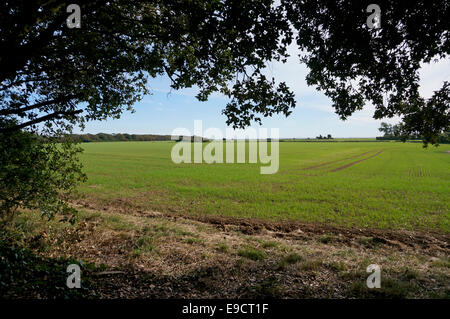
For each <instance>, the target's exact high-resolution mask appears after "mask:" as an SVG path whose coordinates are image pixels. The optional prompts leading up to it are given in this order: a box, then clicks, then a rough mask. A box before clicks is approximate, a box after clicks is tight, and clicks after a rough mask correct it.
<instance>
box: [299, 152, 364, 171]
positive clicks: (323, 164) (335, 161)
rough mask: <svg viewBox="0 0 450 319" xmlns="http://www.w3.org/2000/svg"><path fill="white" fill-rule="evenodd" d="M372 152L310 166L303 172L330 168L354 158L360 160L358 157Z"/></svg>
mask: <svg viewBox="0 0 450 319" xmlns="http://www.w3.org/2000/svg"><path fill="white" fill-rule="evenodd" d="M370 152H371V151H368V152H365V153H362V154H358V155H353V156H350V157H346V158H342V159H339V160H334V161H330V162H325V163H321V164H317V165H314V166H310V167H306V168H303V170H311V169H315V168H319V167H322V166H328V165H330V164H334V163H338V162H342V161H346V160H349V159H352V158H358V157H360V156H363V155H366V154H367V153H370Z"/></svg>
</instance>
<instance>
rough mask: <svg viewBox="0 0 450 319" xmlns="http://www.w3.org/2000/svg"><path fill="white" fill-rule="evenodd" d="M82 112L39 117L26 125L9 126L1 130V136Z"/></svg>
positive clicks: (59, 112) (60, 112)
mask: <svg viewBox="0 0 450 319" xmlns="http://www.w3.org/2000/svg"><path fill="white" fill-rule="evenodd" d="M81 112H83V110H75V111H69V112H62V111H58V112H54V113H51V114H48V115H45V116H41V117H38V118H36V119H34V120H31V121H28V122H25V123H21V124H17V125H14V126H9V127H5V128H0V134H2V133H11V132H14V131H18V130H20V129H23V128H25V127H27V126H31V125H34V124H37V123H41V122H44V121H48V120H52V119H60V118H62V117H64V116H73V115H76V114H80V113H81Z"/></svg>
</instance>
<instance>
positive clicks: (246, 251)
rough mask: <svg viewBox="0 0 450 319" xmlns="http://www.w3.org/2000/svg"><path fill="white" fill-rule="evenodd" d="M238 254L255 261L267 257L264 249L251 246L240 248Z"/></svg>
mask: <svg viewBox="0 0 450 319" xmlns="http://www.w3.org/2000/svg"><path fill="white" fill-rule="evenodd" d="M238 255H239V256H241V257H245V258H248V259H251V260H254V261H258V260H263V259H264V258H265V257H266V254H265V253H264V252H263V251H261V250H259V249H257V248H255V247H251V246H249V247H244V248H241V249H239V251H238Z"/></svg>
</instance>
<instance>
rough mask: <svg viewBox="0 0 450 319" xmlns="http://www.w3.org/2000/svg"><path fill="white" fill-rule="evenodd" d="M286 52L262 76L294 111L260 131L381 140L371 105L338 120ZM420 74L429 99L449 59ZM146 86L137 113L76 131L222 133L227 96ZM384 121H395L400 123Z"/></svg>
mask: <svg viewBox="0 0 450 319" xmlns="http://www.w3.org/2000/svg"><path fill="white" fill-rule="evenodd" d="M290 54H291V57H290V59H289V60H288V62H287V63H286V64H282V63H279V62H270V63H268V64H267V69H266V75H268V76H274V77H275V79H276V80H277V81H285V82H286V83H287V84H288V85H289V86H290V88H291V89H292V90H293V91H294V92H295V95H296V100H297V107H296V108H295V109H294V110H293V112H292V114H291V115H290V116H289V117H287V118H286V117H285V116H284V115H275V116H273V117H272V118H265V119H263V125H262V127H265V128H279V130H280V137H315V136H317V135H319V134H322V135H323V134H331V135H333V136H334V137H375V136H379V132H378V127H379V126H380V123H381V121H380V120H374V119H373V118H372V116H373V110H374V109H373V107H372V106H371V105H366V106H365V107H364V109H363V110H362V111H358V112H356V113H355V114H354V115H353V116H352V117H351V118H350V119H349V120H347V121H341V120H340V119H339V117H338V116H337V115H336V114H335V113H334V110H333V108H332V107H331V104H332V103H331V101H330V100H329V99H328V98H327V97H326V96H325V95H324V94H323V93H322V92H319V91H316V89H315V88H314V87H308V86H307V85H306V82H305V76H306V74H307V68H306V67H305V66H304V65H302V64H300V62H298V57H297V56H298V52H297V51H296V49H295V48H294V47H291V48H290ZM420 76H421V87H420V91H421V94H422V95H423V96H425V97H429V96H431V94H432V92H433V91H434V90H436V89H439V88H440V87H441V86H442V83H443V81H444V80H447V81H450V59H448V58H447V59H445V60H441V61H439V62H437V63H436V62H433V63H431V64H427V65H423V66H422V69H421V72H420ZM149 86H150V88H151V91H152V94H151V95H147V96H145V97H144V99H143V100H142V101H140V102H138V103H136V104H135V105H134V108H135V110H136V112H135V113H130V112H124V113H123V115H122V117H121V118H120V119H108V120H107V121H92V122H89V123H87V124H86V128H85V130H84V132H83V131H81V130H80V129H78V128H76V129H75V130H74V133H93V134H95V133H100V132H103V133H134V134H171V133H172V131H173V130H174V129H176V128H179V127H183V128H186V129H188V130H190V131H191V132H192V131H193V125H194V120H202V121H203V129H204V130H205V129H206V128H209V127H216V128H219V129H221V130H223V132H225V128H226V127H227V126H226V124H225V121H226V117H225V116H223V115H222V114H221V111H222V109H223V108H224V107H225V105H226V103H227V99H226V98H225V97H223V96H220V95H218V94H216V95H214V96H212V97H211V98H210V99H209V100H208V101H207V102H199V101H197V99H196V98H195V95H196V93H197V90H195V89H194V88H192V89H184V90H180V91H175V90H171V89H170V80H169V79H168V78H167V77H160V78H156V79H150V81H149ZM384 121H386V122H390V123H396V122H398V121H399V119H398V118H393V119H386V120H384ZM254 127H255V128H259V127H260V126H259V125H254Z"/></svg>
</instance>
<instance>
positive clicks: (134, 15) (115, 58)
mask: <svg viewBox="0 0 450 319" xmlns="http://www.w3.org/2000/svg"><path fill="white" fill-rule="evenodd" d="M69 3H70V2H66V1H38V0H37V1H28V0H27V1H7V2H3V3H2V4H0V31H1V32H0V34H1V38H0V52H1V53H0V83H1V86H0V115H1V116H11V117H15V118H19V119H20V124H18V125H15V126H13V127H8V128H0V131H3V132H6V131H12V130H15V129H19V128H24V127H31V126H32V125H35V124H37V123H40V122H44V123H45V124H46V125H47V126H51V125H53V124H55V121H58V123H57V124H59V125H60V126H61V125H68V124H75V123H77V122H78V123H84V122H85V121H86V120H92V119H105V118H107V117H119V116H120V114H121V112H122V110H123V109H124V108H128V109H131V108H132V105H133V104H134V103H135V102H136V101H137V100H139V99H140V98H141V97H142V96H143V95H144V94H147V93H148V92H149V86H148V83H147V81H148V78H152V77H156V76H158V75H162V74H166V75H168V76H169V77H170V79H171V80H172V84H171V87H172V88H173V89H181V88H186V87H192V86H196V87H198V90H199V93H198V95H197V98H198V99H199V100H201V101H204V100H207V99H208V97H209V96H210V95H211V94H212V93H213V92H220V93H222V94H224V95H226V96H228V97H229V98H230V103H229V104H228V105H227V106H226V108H225V110H224V113H225V114H226V115H227V117H228V121H227V122H228V124H230V125H233V126H235V127H243V126H245V125H249V124H250V121H252V120H256V121H260V117H261V116H270V115H272V114H274V113H284V114H286V115H287V114H289V113H290V112H291V111H290V109H291V108H292V107H294V105H295V103H294V97H293V94H292V92H290V91H289V89H288V88H287V86H286V85H285V84H284V83H280V84H279V85H277V84H276V83H275V81H274V80H273V79H268V78H267V77H266V76H265V75H264V74H262V72H261V70H262V69H263V68H264V67H265V63H266V62H267V61H270V60H280V59H283V58H285V57H286V56H287V52H286V44H287V43H289V41H290V39H291V37H292V31H291V30H290V28H289V25H288V22H287V21H286V20H285V19H284V18H283V10H282V8H281V7H276V6H272V5H271V4H272V1H271V0H262V1H260V0H258V1H217V0H216V1H126V0H113V1H101V0H100V1H86V2H85V3H81V4H80V6H81V13H82V20H81V25H82V28H81V29H77V28H73V29H70V28H68V27H67V26H66V25H65V19H66V17H67V16H68V13H67V12H66V7H67V5H68V4H69Z"/></svg>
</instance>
